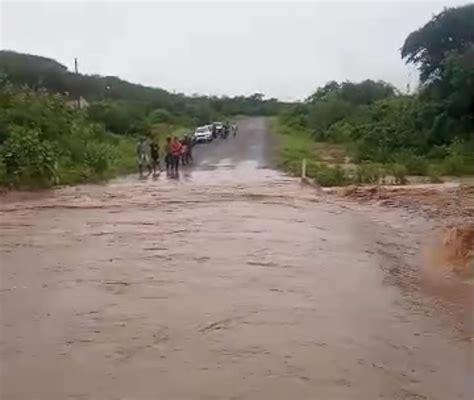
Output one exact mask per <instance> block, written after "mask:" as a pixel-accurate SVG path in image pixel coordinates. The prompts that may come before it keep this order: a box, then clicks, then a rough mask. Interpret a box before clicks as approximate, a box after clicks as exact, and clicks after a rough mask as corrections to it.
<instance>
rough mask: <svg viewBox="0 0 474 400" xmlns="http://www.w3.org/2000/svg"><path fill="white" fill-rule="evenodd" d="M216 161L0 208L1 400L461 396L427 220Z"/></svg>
mask: <svg viewBox="0 0 474 400" xmlns="http://www.w3.org/2000/svg"><path fill="white" fill-rule="evenodd" d="M239 131H245V130H244V129H242V128H241V129H240V130H239ZM229 159H230V161H229ZM229 159H227V160H226V159H223V160H221V161H219V162H215V163H214V162H211V161H209V162H208V163H204V164H202V163H201V164H200V165H201V167H200V168H197V169H194V170H192V169H189V170H187V171H182V172H181V176H180V179H179V180H178V179H168V178H166V176H165V175H164V174H162V175H161V176H160V177H159V178H158V179H155V180H153V179H151V178H149V179H146V180H139V179H137V178H135V177H130V178H126V179H119V180H117V181H114V182H111V183H110V184H108V185H103V186H80V187H76V188H63V189H59V190H55V191H52V192H48V193H43V194H37V195H31V194H22V195H10V196H7V197H5V198H4V199H3V201H2V203H1V205H0V218H1V220H0V224H1V225H0V234H1V247H0V256H1V282H0V289H1V292H0V301H1V303H0V304H1V326H2V331H1V332H2V334H1V343H0V346H1V360H2V365H1V382H0V384H1V389H0V390H1V396H0V397H1V398H2V399H5V400H7V399H31V398H37V399H65V398H71V399H132V398H133V399H152V398H170V399H171V398H173V399H178V398H179V399H182V398H200V399H221V398H233V399H240V398H242V399H244V398H252V399H275V398H281V399H288V398H294V399H303V398H306V399H313V398H321V399H376V398H377V399H379V398H386V399H440V400H445V399H471V398H472V394H473V387H472V381H471V378H472V375H470V374H472V341H471V338H470V335H471V331H470V327H469V325H468V318H467V317H468V315H469V314H470V312H471V311H472V309H471V308H470V306H471V304H470V301H471V299H472V297H469V296H470V295H472V292H470V290H471V289H470V288H472V287H469V286H462V285H461V286H457V288H458V289H459V288H461V289H460V290H456V295H454V297H449V298H447V297H445V296H444V294H443V293H439V292H430V291H429V290H426V289H425V288H424V287H423V285H422V277H421V275H420V273H419V268H418V266H419V263H420V259H419V249H420V247H421V246H422V244H423V240H424V238H425V235H426V232H428V231H429V229H430V228H431V227H430V223H429V221H426V220H424V219H422V218H421V217H417V216H414V215H409V214H404V213H403V212H402V211H397V210H392V211H387V210H382V209H378V208H375V207H370V208H369V207H364V206H351V205H348V204H344V203H341V202H336V201H333V200H332V199H331V198H330V197H328V196H325V195H322V194H319V193H317V192H315V191H314V190H313V189H311V188H308V187H304V186H301V185H300V183H299V182H298V181H297V180H294V179H291V178H288V177H285V176H283V175H280V174H279V173H277V172H275V171H273V170H270V169H262V168H259V163H258V162H253V161H252V160H240V161H238V162H237V161H235V160H232V159H231V158H230V157H229ZM462 288H464V289H462Z"/></svg>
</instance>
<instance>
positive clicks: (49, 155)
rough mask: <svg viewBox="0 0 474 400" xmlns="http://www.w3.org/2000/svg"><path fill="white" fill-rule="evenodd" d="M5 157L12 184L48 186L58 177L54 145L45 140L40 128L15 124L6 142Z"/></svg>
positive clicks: (3, 153) (4, 162) (3, 157)
mask: <svg viewBox="0 0 474 400" xmlns="http://www.w3.org/2000/svg"><path fill="white" fill-rule="evenodd" d="M1 158H2V164H3V165H4V171H5V176H4V179H5V180H6V183H8V184H11V185H19V184H25V185H29V186H45V185H48V184H51V183H54V182H55V181H56V179H57V170H56V154H55V152H54V150H53V146H52V144H51V143H50V142H48V141H44V140H41V139H40V133H39V132H38V131H37V130H32V129H28V128H22V127H13V128H12V130H11V131H10V135H9V137H8V138H7V140H6V141H5V142H4V143H3V145H2V149H1Z"/></svg>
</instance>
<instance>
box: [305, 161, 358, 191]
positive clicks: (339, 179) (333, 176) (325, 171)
mask: <svg viewBox="0 0 474 400" xmlns="http://www.w3.org/2000/svg"><path fill="white" fill-rule="evenodd" d="M308 176H309V177H311V178H314V180H315V181H316V182H317V183H319V184H320V185H321V186H327V187H330V186H344V185H347V184H349V183H350V182H351V179H350V178H349V177H348V176H347V174H346V173H345V172H344V170H343V169H342V168H341V167H340V166H335V167H330V166H327V165H324V164H320V165H319V167H318V168H317V169H316V170H315V172H314V173H312V174H311V175H308Z"/></svg>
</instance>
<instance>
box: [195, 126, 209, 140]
mask: <svg viewBox="0 0 474 400" xmlns="http://www.w3.org/2000/svg"><path fill="white" fill-rule="evenodd" d="M193 139H194V142H195V143H201V142H212V139H213V138H212V126H211V125H204V126H200V127H198V128H196V131H195V132H194V135H193Z"/></svg>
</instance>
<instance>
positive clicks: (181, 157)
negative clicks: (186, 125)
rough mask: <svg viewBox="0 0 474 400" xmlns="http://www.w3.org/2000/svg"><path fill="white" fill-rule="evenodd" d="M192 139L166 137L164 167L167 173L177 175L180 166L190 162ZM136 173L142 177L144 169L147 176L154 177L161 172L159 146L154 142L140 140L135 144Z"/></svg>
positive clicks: (187, 137) (191, 158)
mask: <svg viewBox="0 0 474 400" xmlns="http://www.w3.org/2000/svg"><path fill="white" fill-rule="evenodd" d="M192 147H193V143H192V139H191V138H190V137H189V136H187V135H186V136H184V137H183V138H181V139H178V138H177V137H176V136H173V137H167V138H166V144H165V157H164V158H165V165H166V171H167V172H168V173H178V170H179V166H180V164H182V165H187V164H189V163H191V162H192V160H193V156H192ZM137 157H138V172H139V174H140V176H143V173H144V169H145V168H146V169H147V170H148V175H150V174H151V173H153V175H154V176H156V175H157V174H159V173H160V172H161V162H160V145H159V144H158V142H156V141H154V140H153V141H151V142H150V141H149V140H146V139H145V138H140V139H139V140H138V144H137Z"/></svg>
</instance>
